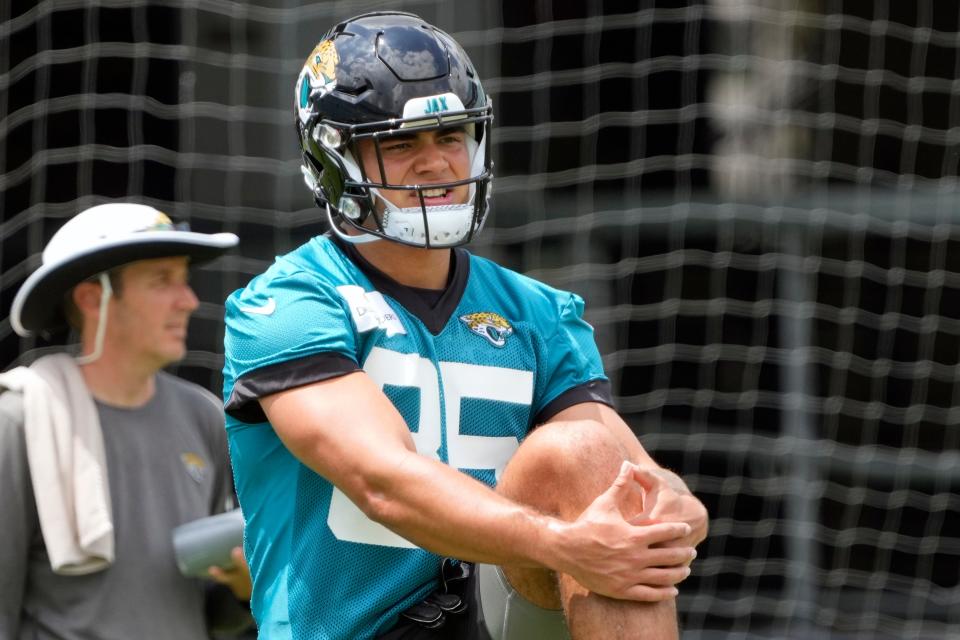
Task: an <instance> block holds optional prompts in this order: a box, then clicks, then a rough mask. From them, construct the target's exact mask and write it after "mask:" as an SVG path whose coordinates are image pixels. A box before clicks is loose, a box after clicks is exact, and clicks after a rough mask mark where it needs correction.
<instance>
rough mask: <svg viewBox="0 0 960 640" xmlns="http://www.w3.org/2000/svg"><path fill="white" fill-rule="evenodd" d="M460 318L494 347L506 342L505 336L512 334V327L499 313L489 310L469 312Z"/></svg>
mask: <svg viewBox="0 0 960 640" xmlns="http://www.w3.org/2000/svg"><path fill="white" fill-rule="evenodd" d="M460 320H461V321H462V322H463V323H464V324H465V325H467V327H468V328H469V329H470V331H473V332H474V333H475V334H477V335H478V336H482V337H484V338H486V339H487V341H488V342H489V343H490V344H492V345H493V346H495V347H502V346H503V345H505V344H506V343H507V338H509V337H510V336H511V335H513V327H511V326H510V323H509V322H507V321H506V320H505V319H504V317H503V316H501V315H500V314H498V313H493V312H491V311H481V312H480V313H470V314H467V315H465V316H460Z"/></svg>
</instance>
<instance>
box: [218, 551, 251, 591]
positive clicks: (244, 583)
mask: <svg viewBox="0 0 960 640" xmlns="http://www.w3.org/2000/svg"><path fill="white" fill-rule="evenodd" d="M230 558H231V559H232V560H233V568H232V569H222V568H220V567H210V568H209V569H208V570H207V574H208V575H209V576H210V577H211V578H212V579H213V580H214V581H216V582H219V583H220V584H222V585H225V586H226V587H228V588H229V589H230V591H232V592H233V595H234V596H235V597H236V598H237V600H242V601H245V602H246V601H249V600H250V594H251V593H252V592H253V584H252V582H251V580H250V567H248V566H247V559H246V558H245V557H244V555H243V548H242V547H234V548H233V549H232V550H231V551H230Z"/></svg>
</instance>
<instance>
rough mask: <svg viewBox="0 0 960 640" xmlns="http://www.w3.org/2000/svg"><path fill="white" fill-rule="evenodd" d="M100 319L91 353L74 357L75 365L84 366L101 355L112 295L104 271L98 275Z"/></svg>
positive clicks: (108, 277) (98, 319) (107, 277)
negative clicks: (108, 307)
mask: <svg viewBox="0 0 960 640" xmlns="http://www.w3.org/2000/svg"><path fill="white" fill-rule="evenodd" d="M99 280H100V289H101V291H100V317H99V318H97V332H96V335H95V336H94V339H93V351H92V352H90V353H88V354H86V355H80V356H76V357H75V358H74V359H75V360H76V361H77V364H79V365H84V364H90V363H92V362H96V361H97V360H98V359H99V358H100V356H102V355H103V337H104V336H105V335H106V333H107V305H108V304H109V302H110V296H112V295H113V287H111V286H110V276H108V275H107V273H106V271H104V272H103V273H101V274H100V277H99Z"/></svg>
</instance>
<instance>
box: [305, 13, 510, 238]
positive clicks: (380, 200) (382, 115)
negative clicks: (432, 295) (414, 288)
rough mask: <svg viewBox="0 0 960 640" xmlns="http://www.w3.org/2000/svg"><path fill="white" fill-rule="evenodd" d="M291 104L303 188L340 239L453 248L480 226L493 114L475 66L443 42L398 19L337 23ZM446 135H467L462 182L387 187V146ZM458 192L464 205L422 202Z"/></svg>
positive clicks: (371, 17)
mask: <svg viewBox="0 0 960 640" xmlns="http://www.w3.org/2000/svg"><path fill="white" fill-rule="evenodd" d="M295 101H296V102H295V104H296V113H297V119H296V124H297V131H298V134H299V137H300V148H301V151H302V161H303V166H302V172H303V176H304V181H305V182H306V184H307V186H308V188H309V189H310V190H311V192H312V193H313V195H314V199H315V200H316V202H317V204H318V206H320V207H321V208H323V209H325V210H326V213H327V217H328V221H329V223H330V226H331V229H332V231H333V232H334V233H336V234H337V235H338V236H340V237H341V238H342V239H343V240H345V241H348V242H352V243H360V242H370V241H375V240H381V239H386V240H392V241H395V242H400V243H403V244H408V245H412V246H418V247H426V248H439V247H453V246H458V245H462V244H465V243H467V242H469V241H470V240H471V239H472V238H473V237H474V236H475V235H476V234H477V232H479V231H480V229H481V228H482V227H483V223H484V220H485V219H486V216H487V212H488V210H489V199H490V184H491V179H492V178H493V162H492V159H491V153H490V125H491V123H492V121H493V107H492V103H491V101H490V98H489V97H488V96H487V94H486V93H485V92H484V90H483V87H482V85H481V83H480V78H479V77H478V75H477V73H476V70H475V68H474V66H473V63H472V62H471V61H470V59H469V57H468V56H467V54H466V53H465V52H464V51H463V49H462V48H461V47H460V45H459V44H457V43H456V42H455V41H454V40H453V38H451V37H450V36H449V35H447V34H446V33H444V32H443V31H441V30H439V29H437V28H436V27H434V26H432V25H430V24H428V23H426V22H423V20H421V19H420V18H419V17H417V16H415V15H412V14H409V13H401V12H376V13H368V14H364V15H361V16H358V17H356V18H353V19H351V20H348V21H346V22H343V23H340V24H338V25H336V26H335V27H333V29H331V30H330V31H329V32H328V33H327V34H326V35H325V36H324V37H323V39H322V40H321V42H320V43H319V44H318V45H317V46H316V48H315V49H314V50H313V52H312V53H311V54H310V57H309V58H307V61H306V63H305V64H304V66H303V69H302V70H301V72H300V75H299V77H298V79H297V86H296V91H295ZM451 128H462V129H463V130H464V131H465V132H466V134H467V136H466V142H467V147H468V150H469V154H470V170H469V175H468V176H467V177H466V178H464V179H461V180H456V181H450V182H444V183H440V184H429V185H418V184H391V183H388V182H387V178H386V175H385V171H384V170H383V152H382V149H381V145H382V144H384V143H385V141H388V140H389V139H390V138H391V136H396V135H408V134H417V133H419V132H423V131H443V130H448V129H451ZM363 140H370V141H372V142H373V144H374V148H375V151H376V157H377V162H378V165H379V167H380V176H381V178H380V179H379V180H375V179H373V178H372V177H371V176H369V175H368V174H367V172H366V171H365V170H364V167H363V164H362V163H361V162H359V158H360V154H359V148H358V144H359V143H360V142H361V141H363ZM463 185H468V187H469V190H468V193H469V197H468V199H467V202H465V203H463V204H444V205H437V206H430V205H428V204H427V201H426V197H427V196H426V195H425V194H424V191H425V190H437V189H443V190H450V189H453V188H455V187H460V186H463ZM384 189H391V190H407V191H413V192H415V193H416V195H417V199H418V200H419V203H420V204H419V206H415V207H398V206H397V205H395V204H393V203H392V202H390V201H389V200H388V199H387V198H386V197H384V196H383V194H382V190H384ZM348 230H352V232H349V231H348Z"/></svg>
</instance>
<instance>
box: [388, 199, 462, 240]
mask: <svg viewBox="0 0 960 640" xmlns="http://www.w3.org/2000/svg"><path fill="white" fill-rule="evenodd" d="M426 209H427V219H428V221H429V223H430V246H431V247H448V246H452V245H455V244H457V243H460V242H463V240H464V239H465V238H466V237H467V236H468V235H469V234H470V226H471V223H472V222H473V205H472V204H453V205H442V206H438V207H426ZM423 217H424V216H423V209H421V208H420V207H409V208H406V209H398V208H396V207H389V208H387V210H386V211H384V212H383V221H382V224H383V231H384V233H386V234H387V235H388V236H390V237H391V238H396V239H397V240H403V241H404V242H412V243H414V244H419V245H424V246H426V245H427V230H426V229H425V225H424V223H423Z"/></svg>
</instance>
